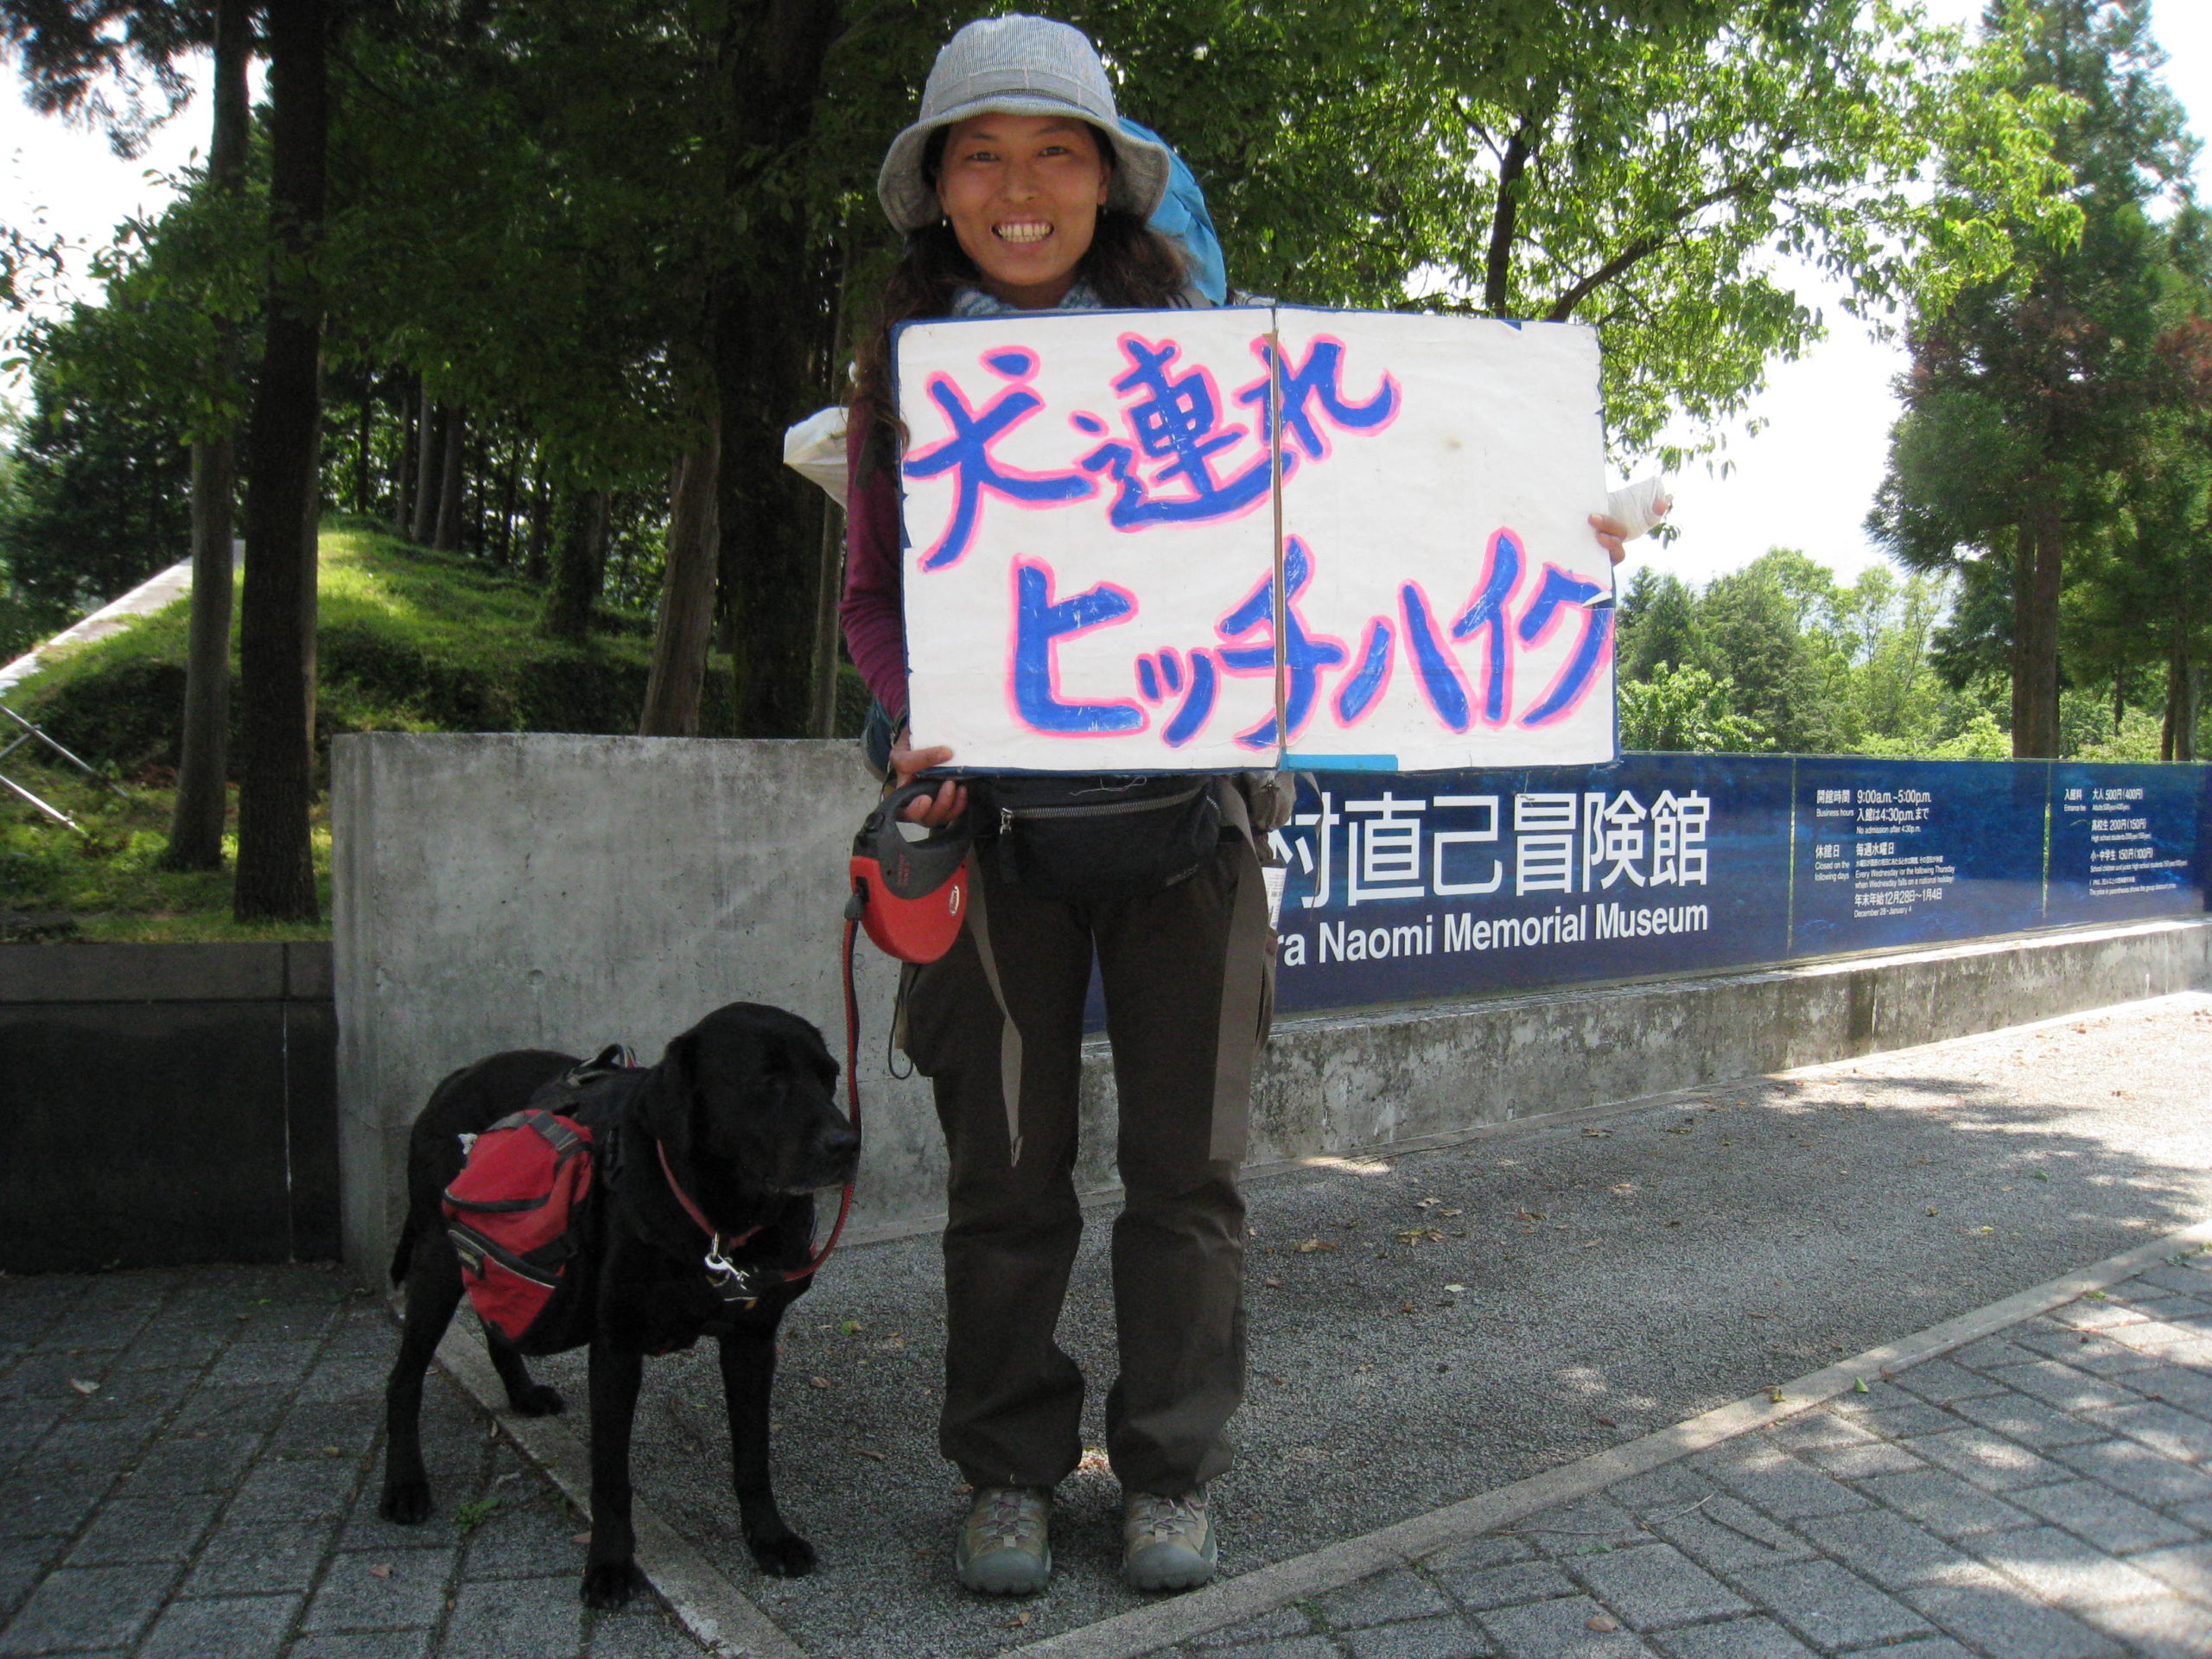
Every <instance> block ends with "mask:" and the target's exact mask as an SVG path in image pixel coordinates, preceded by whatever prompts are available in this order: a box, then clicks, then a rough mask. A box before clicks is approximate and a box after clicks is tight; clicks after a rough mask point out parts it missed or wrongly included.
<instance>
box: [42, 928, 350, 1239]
mask: <svg viewBox="0 0 2212 1659" xmlns="http://www.w3.org/2000/svg"><path fill="white" fill-rule="evenodd" d="M336 1041H337V1039H336V1033H335V1031H334V1021H333V1018H332V1010H331V1000H330V947H329V946H328V945H327V944H22V945H8V946H5V947H0V1123H4V1124H5V1125H6V1126H7V1128H6V1137H7V1138H6V1141H5V1143H4V1146H5V1150H4V1151H0V1269H4V1270H5V1271H7V1272H10V1273H48V1272H69V1273H83V1272H89V1271H92V1270H94V1269H97V1268H104V1267H116V1266H119V1267H130V1268H138V1267H159V1266H168V1265H172V1264H174V1263H176V1262H285V1261H302V1260H314V1259H322V1258H327V1257H329V1256H332V1255H336V1254H337V1253H338V1151H337V1146H336V1137H335V1128H336V1121H335V1094H336V1081H335V1078H334V1064H335V1051H336Z"/></svg>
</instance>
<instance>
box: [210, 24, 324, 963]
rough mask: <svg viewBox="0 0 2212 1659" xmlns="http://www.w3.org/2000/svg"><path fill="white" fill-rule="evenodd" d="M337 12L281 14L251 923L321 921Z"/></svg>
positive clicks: (243, 781)
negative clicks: (320, 573) (329, 210)
mask: <svg viewBox="0 0 2212 1659" xmlns="http://www.w3.org/2000/svg"><path fill="white" fill-rule="evenodd" d="M329 22H330V19H329V7H328V5H327V0H284V3H282V4H279V5H276V6H272V7H271V8H270V15H269V92H270V180H269V216H270V243H271V252H270V274H269V304H268V311H267V319H268V320H267V322H266V324H265V337H264V347H263V352H262V360H261V374H260V378H259V381H258V383H257V385H256V387H255V393H254V403H253V416H252V419H251V424H250V425H249V426H248V428H247V432H246V500H245V542H246V554H245V603H244V606H243V613H242V616H241V628H240V635H239V675H240V684H239V690H240V694H241V702H242V703H243V711H242V712H243V715H244V720H243V721H242V724H241V727H240V731H239V755H238V761H239V767H238V771H239V784H238V880H237V885H236V888H235V890H234V893H233V898H232V910H233V912H234V913H235V914H236V915H237V917H238V919H239V920H240V921H261V920H271V921H276V920H287V921H289V920H300V921H308V920H313V919H314V918H315V915H316V912H317V908H318V902H317V899H316V896H315V862H314V855H313V849H312V846H311V843H310V841H309V834H308V809H309V806H310V805H311V804H312V802H313V799H314V793H315V776H314V733H313V721H314V718H315V715H314V710H315V683H314V674H315V652H314V627H315V507H316V505H317V495H318V489H319V485H318V479H317V467H316V457H317V452H318V445H319V442H320V437H321V412H322V410H321V346H322V296H321V288H320V284H319V283H318V280H317V276H316V269H315V267H316V264H317V260H318V255H319V252H320V250H319V249H318V247H317V245H316V243H317V232H318V231H319V230H320V228H321V223H322V216H323V206H324V200H325V194H326V189H327V185H326V179H325V168H324V162H325V153H326V148H327V137H328V132H329V125H330V102H329V75H328V63H327V54H328V50H329V44H330V42H329Z"/></svg>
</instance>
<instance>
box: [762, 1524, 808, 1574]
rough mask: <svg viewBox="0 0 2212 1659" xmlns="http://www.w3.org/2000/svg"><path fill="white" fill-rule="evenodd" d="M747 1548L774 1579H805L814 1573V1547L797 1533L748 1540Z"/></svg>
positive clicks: (763, 1570)
mask: <svg viewBox="0 0 2212 1659" xmlns="http://www.w3.org/2000/svg"><path fill="white" fill-rule="evenodd" d="M745 1542H746V1548H748V1549H750V1550H751V1551H752V1552H753V1560H755V1561H757V1562H758V1563H760V1570H761V1571H762V1572H763V1573H766V1574H767V1575H768V1576H769V1577H770V1578H772V1579H803V1578H804V1577H805V1576H806V1575H807V1574H808V1573H811V1572H813V1571H814V1565H815V1554H814V1546H813V1545H812V1544H810V1543H808V1542H807V1541H806V1540H805V1539H804V1538H802V1537H800V1536H799V1535H798V1534H797V1533H795V1532H786V1533H785V1534H783V1535H781V1536H779V1537H775V1538H748V1539H747V1540H746V1541H745Z"/></svg>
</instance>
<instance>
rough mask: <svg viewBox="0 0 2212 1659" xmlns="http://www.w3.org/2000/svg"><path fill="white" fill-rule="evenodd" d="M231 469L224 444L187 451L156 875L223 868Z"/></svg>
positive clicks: (226, 804) (216, 440) (227, 445)
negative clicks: (172, 756) (188, 614)
mask: <svg viewBox="0 0 2212 1659" xmlns="http://www.w3.org/2000/svg"><path fill="white" fill-rule="evenodd" d="M236 474H237V461H236V457H235V456H234V455H233V454H232V448H231V441H230V439H229V438H227V437H221V438H210V439H207V441H205V442H200V443H195V444H194V445H193V446H192V637H191V644H190V645H189V647H188V655H187V657H186V658H185V669H184V748H183V753H182V755H181V758H180V760H179V763H178V766H177V773H176V802H175V807H174V809H173V810H172V811H171V813H170V817H169V844H168V847H167V848H166V849H163V851H162V868H164V869H170V870H214V869H220V868H222V864H223V821H224V817H225V815H226V812H227V810H228V808H229V798H228V792H227V790H226V772H227V767H226V765H225V762H226V758H227V757H226V749H227V748H228V747H229V741H228V740H229V736H230V708H231V495H232V491H233V490H234V489H235V488H236V486H237V477H236Z"/></svg>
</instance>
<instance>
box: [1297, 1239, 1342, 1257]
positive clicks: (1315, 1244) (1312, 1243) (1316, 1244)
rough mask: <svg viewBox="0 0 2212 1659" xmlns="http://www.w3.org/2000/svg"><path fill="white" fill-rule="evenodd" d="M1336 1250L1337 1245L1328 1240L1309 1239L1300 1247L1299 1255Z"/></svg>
mask: <svg viewBox="0 0 2212 1659" xmlns="http://www.w3.org/2000/svg"><path fill="white" fill-rule="evenodd" d="M1336 1248H1337V1247H1336V1245H1335V1244H1334V1243H1332V1242H1331V1241H1329V1240H1328V1239H1325V1238H1309V1239H1307V1240H1306V1242H1305V1243H1303V1244H1301V1245H1300V1246H1299V1247H1298V1253H1299V1254H1300V1255H1313V1252H1314V1251H1316V1250H1333V1249H1336Z"/></svg>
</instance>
